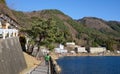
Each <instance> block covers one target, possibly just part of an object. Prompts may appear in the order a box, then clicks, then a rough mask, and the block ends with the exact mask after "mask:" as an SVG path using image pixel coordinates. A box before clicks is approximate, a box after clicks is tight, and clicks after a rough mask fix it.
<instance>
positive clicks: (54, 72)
mask: <svg viewBox="0 0 120 74" xmlns="http://www.w3.org/2000/svg"><path fill="white" fill-rule="evenodd" d="M49 67H50V68H49V70H50V71H49V74H60V71H61V69H60V67H59V66H58V65H57V63H56V61H55V60H53V59H52V58H50V62H49Z"/></svg>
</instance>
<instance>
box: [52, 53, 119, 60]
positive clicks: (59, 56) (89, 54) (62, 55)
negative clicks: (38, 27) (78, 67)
mask: <svg viewBox="0 0 120 74" xmlns="http://www.w3.org/2000/svg"><path fill="white" fill-rule="evenodd" d="M51 56H52V57H53V58H54V59H55V60H57V59H59V58H61V57H66V56H78V57H80V56H120V54H115V53H114V54H111V53H109V54H96V53H94V54H93V53H78V54H69V53H67V54H56V53H54V54H52V55H51Z"/></svg>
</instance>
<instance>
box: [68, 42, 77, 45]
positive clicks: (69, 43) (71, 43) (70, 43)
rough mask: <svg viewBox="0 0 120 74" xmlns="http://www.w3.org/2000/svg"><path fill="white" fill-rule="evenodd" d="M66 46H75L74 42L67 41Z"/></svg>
mask: <svg viewBox="0 0 120 74" xmlns="http://www.w3.org/2000/svg"><path fill="white" fill-rule="evenodd" d="M66 46H75V43H74V42H67V43H66Z"/></svg>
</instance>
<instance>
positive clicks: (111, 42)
mask: <svg viewBox="0 0 120 74" xmlns="http://www.w3.org/2000/svg"><path fill="white" fill-rule="evenodd" d="M113 42H114V41H113V40H107V41H106V48H107V50H111V51H113V50H114V49H113V44H114V43H113Z"/></svg>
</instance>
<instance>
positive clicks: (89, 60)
mask: <svg viewBox="0 0 120 74" xmlns="http://www.w3.org/2000/svg"><path fill="white" fill-rule="evenodd" d="M57 63H58V64H59V65H60V67H61V68H62V72H61V74H120V57H119V56H81V57H62V58H60V59H58V60H57Z"/></svg>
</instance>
